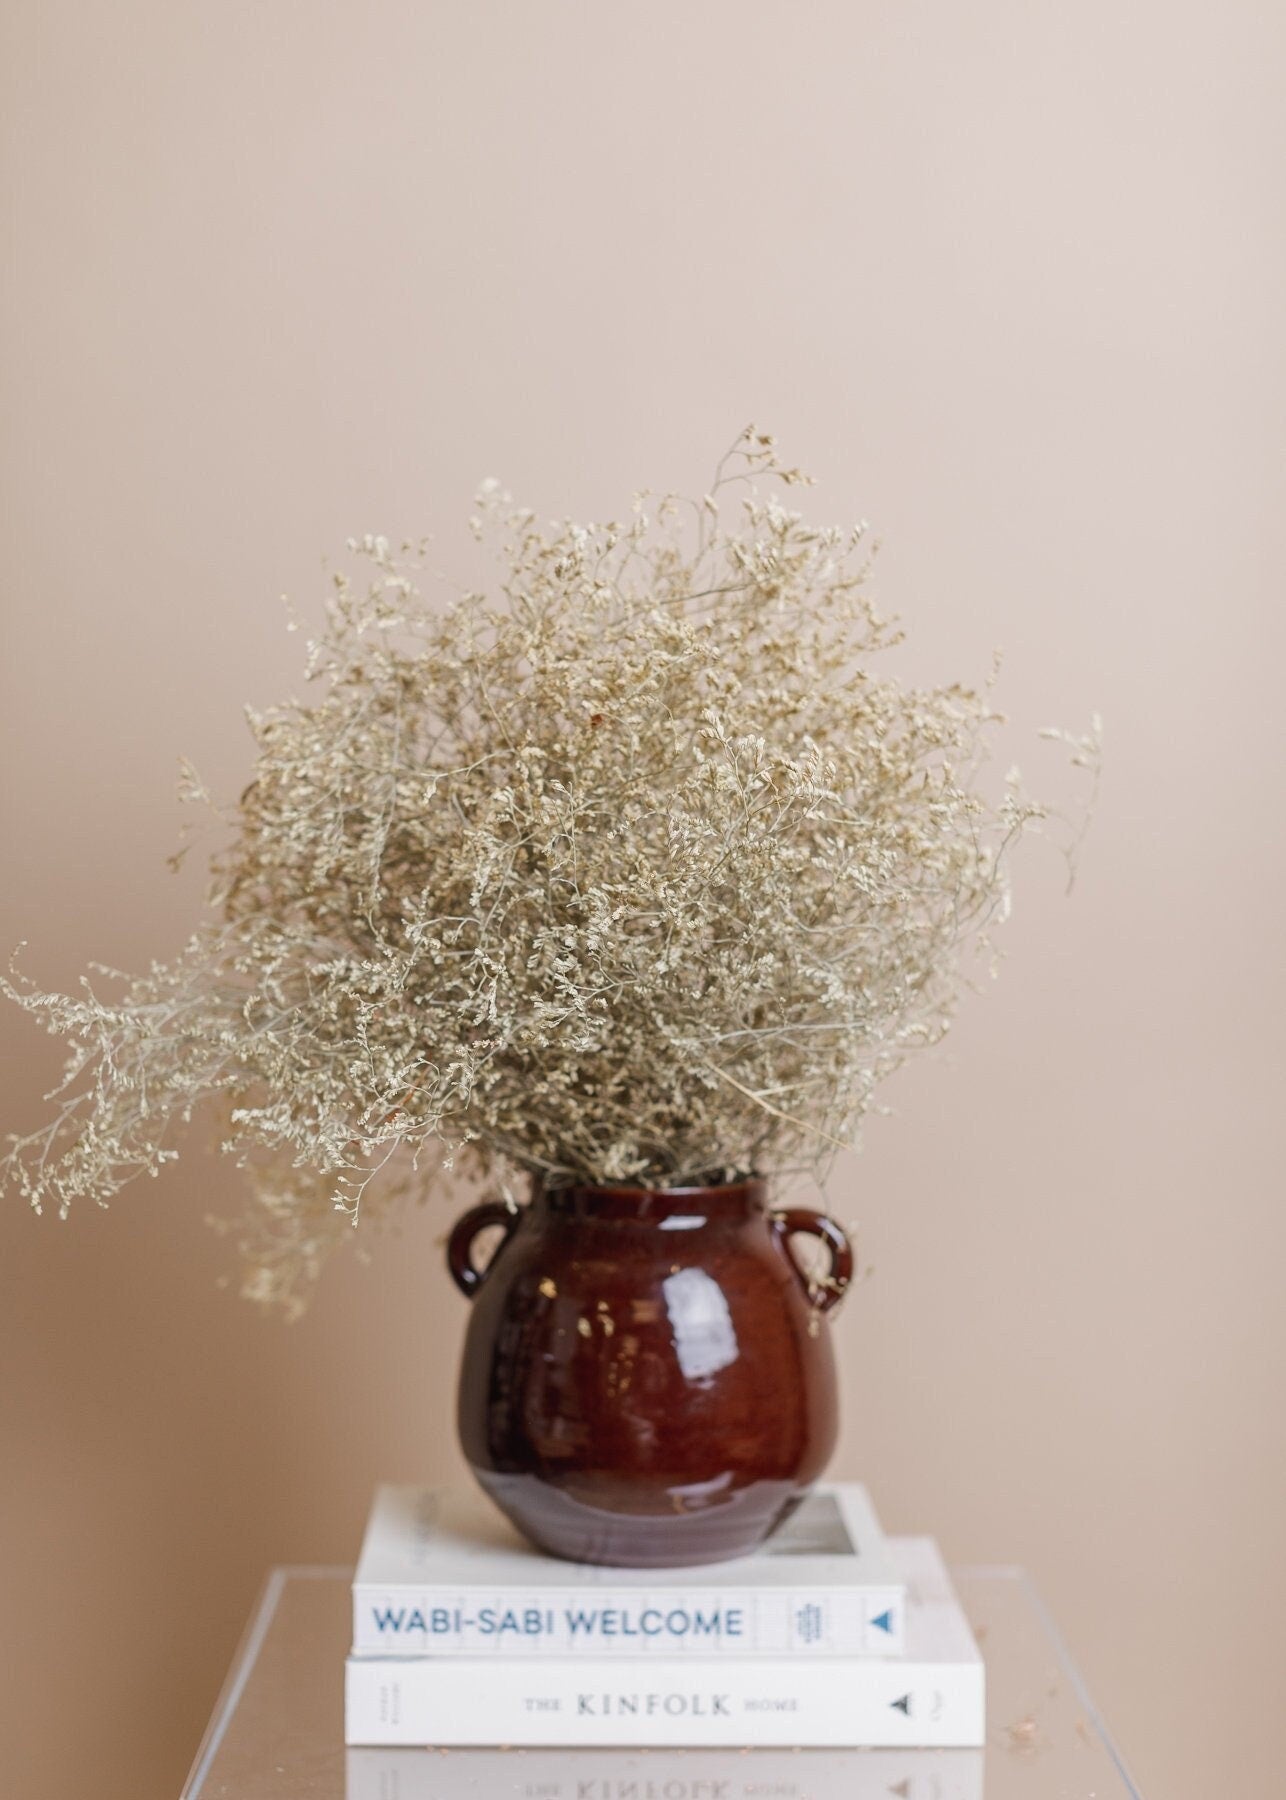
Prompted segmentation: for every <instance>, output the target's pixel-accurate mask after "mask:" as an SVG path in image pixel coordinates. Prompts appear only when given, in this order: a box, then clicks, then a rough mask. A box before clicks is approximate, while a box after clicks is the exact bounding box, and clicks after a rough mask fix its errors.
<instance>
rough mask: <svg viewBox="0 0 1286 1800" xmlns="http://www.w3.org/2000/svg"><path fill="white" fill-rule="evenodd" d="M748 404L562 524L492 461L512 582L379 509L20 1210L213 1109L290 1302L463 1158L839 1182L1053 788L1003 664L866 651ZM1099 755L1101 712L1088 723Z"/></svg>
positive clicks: (853, 545) (792, 479)
mask: <svg viewBox="0 0 1286 1800" xmlns="http://www.w3.org/2000/svg"><path fill="white" fill-rule="evenodd" d="M802 480H803V477H801V476H799V474H798V472H797V471H794V470H790V469H786V468H783V467H782V466H781V464H780V463H779V461H778V459H777V456H776V452H775V449H774V446H773V443H772V440H771V439H769V438H766V437H763V436H759V435H756V434H754V433H750V432H748V433H746V434H744V435H743V436H742V437H741V438H740V439H739V441H738V443H737V445H736V447H735V449H734V450H733V451H731V452H730V453H729V455H728V456H727V457H725V459H724V462H723V463H722V464H721V465H720V469H719V472H718V476H717V479H716V480H715V482H714V484H713V486H712V489H711V492H710V493H709V494H707V495H705V496H703V497H702V498H701V499H700V500H698V501H697V502H695V503H693V502H689V501H681V500H679V499H677V498H675V497H673V496H665V497H658V498H655V499H654V498H651V497H648V496H642V497H640V498H639V499H637V500H636V502H635V503H634V506H633V509H632V511H630V513H629V514H628V516H627V517H626V518H625V519H624V520H623V521H622V522H621V523H618V524H603V525H576V524H571V523H567V524H561V525H556V526H549V527H543V528H542V527H541V526H540V524H539V523H538V521H537V520H536V518H535V517H534V515H533V514H532V513H531V512H529V511H526V510H521V509H518V508H516V507H515V506H514V505H513V503H512V502H511V501H510V500H509V498H508V497H507V496H506V495H504V494H503V493H502V492H501V491H500V490H499V489H498V488H497V487H496V486H495V485H494V484H488V486H487V487H486V488H485V489H484V492H483V494H482V495H481V496H480V501H479V510H478V516H477V517H476V518H475V519H474V521H473V522H472V523H473V526H474V529H475V531H476V532H477V533H478V534H479V535H480V536H481V537H482V538H483V539H484V540H486V541H487V542H489V543H491V544H492V545H493V546H494V547H495V549H496V551H497V553H498V557H499V561H500V566H501V569H502V571H503V574H502V579H501V581H500V583H499V589H498V592H497V593H496V594H495V595H493V596H491V597H488V596H486V595H483V594H480V593H470V594H467V595H465V596H464V597H463V598H456V597H452V598H450V599H449V600H444V599H442V598H440V597H439V596H437V595H436V594H434V593H433V592H430V593H428V594H426V593H424V592H423V591H422V587H421V582H422V568H421V558H420V557H419V556H418V554H417V553H416V552H415V551H414V550H413V549H412V547H409V546H403V549H402V551H401V552H400V553H395V552H394V551H393V550H391V549H390V547H389V546H388V544H387V543H386V542H385V540H383V539H382V538H366V539H363V540H361V541H360V542H356V543H354V544H352V545H351V546H350V548H352V549H353V550H355V551H356V552H357V553H358V555H359V556H360V557H362V558H364V559H365V560H366V562H367V564H369V574H368V575H366V576H364V577H363V579H362V580H361V581H360V582H352V581H350V580H348V579H343V578H339V579H337V580H336V583H335V588H334V592H333V594H332V596H331V599H330V602H329V606H328V609H327V617H326V624H325V629H324V631H323V632H322V634H321V635H320V637H319V638H318V640H317V641H316V642H315V643H313V644H312V645H311V646H310V655H309V666H308V673H309V675H310V676H311V678H312V680H313V683H314V686H315V697H313V698H311V699H310V700H309V701H308V702H307V703H302V702H293V701H292V702H291V703H289V704H287V705H283V706H280V707H277V708H274V709H273V710H271V711H269V712H267V713H264V714H262V715H257V716H252V719H251V724H252V729H253V732H254V737H255V742H256V746H257V756H256V762H255V767H254V773H253V778H252V780H251V782H250V784H249V786H248V787H247V788H246V790H245V792H244V793H243V795H242V796H241V799H240V801H239V802H238V803H237V805H236V807H235V808H234V809H232V815H231V829H230V831H229V833H228V841H227V843H226V847H225V848H224V849H222V850H221V851H220V852H219V853H218V854H217V856H216V858H215V860H214V863H213V880H212V887H211V891H210V897H209V899H210V905H209V911H208V916H207V917H206V919H205V921H204V922H203V923H202V924H201V925H200V926H199V928H198V930H197V931H196V934H195V935H194V936H193V937H192V939H191V940H190V942H189V943H188V944H187V946H186V948H185V949H184V950H183V951H182V953H181V954H180V955H179V956H178V957H177V958H175V959H174V960H173V961H172V962H170V963H168V964H155V965H153V967H152V968H151V969H150V970H149V971H148V972H147V973H146V974H145V975H142V976H139V977H136V978H131V979H126V978H124V977H118V978H116V987H117V989H118V990H119V991H117V992H115V994H114V997H111V998H104V997H103V996H102V995H101V994H100V993H99V992H98V991H97V989H96V988H95V987H94V986H93V985H91V984H90V982H89V981H88V979H86V981H85V982H84V983H83V984H82V989H81V992H80V993H79V994H78V995H76V996H73V997H68V996H63V995H57V994H50V993H44V992H41V991H38V990H36V989H33V988H32V987H30V986H29V985H26V984H23V983H21V982H19V981H18V979H17V978H16V977H15V980H14V982H12V983H5V984H4V985H5V988H6V991H7V992H8V993H9V994H10V996H11V997H12V998H14V999H16V1000H17V1001H18V1002H19V1004H20V1005H22V1006H24V1007H25V1008H27V1010H28V1011H30V1012H32V1013H35V1014H37V1015H38V1016H40V1017H41V1018H42V1019H43V1021H44V1023H45V1024H46V1025H47V1027H48V1028H49V1030H50V1031H52V1032H54V1033H57V1034H61V1035H63V1036H65V1037H67V1038H68V1039H69V1040H70V1044H71V1051H70V1056H69V1060H68V1064H67V1068H66V1074H65V1079H64V1081H63V1083H62V1085H61V1087H60V1088H59V1089H58V1090H56V1094H55V1096H52V1097H51V1098H56V1100H57V1110H56V1112H55V1114H54V1117H53V1119H52V1121H51V1122H50V1123H49V1124H48V1125H47V1126H46V1127H45V1128H44V1129H43V1130H41V1131H39V1132H37V1133H35V1134H33V1135H31V1136H28V1137H25V1138H21V1139H14V1140H13V1142H12V1148H11V1150H10V1153H9V1156H8V1159H7V1163H6V1165H5V1167H6V1173H7V1175H8V1177H9V1178H10V1180H11V1182H12V1183H13V1184H15V1185H16V1186H17V1187H18V1188H19V1189H20V1190H21V1192H22V1193H24V1194H25V1195H26V1197H27V1198H28V1199H29V1200H30V1201H31V1203H32V1204H33V1205H34V1206H35V1207H36V1208H37V1210H39V1209H41V1208H42V1207H44V1206H46V1205H47V1204H51V1205H53V1206H54V1207H56V1208H57V1210H58V1211H59V1212H60V1213H62V1214H66V1212H67V1210H68V1208H69V1207H70V1206H71V1205H72V1203H73V1202H75V1201H77V1200H80V1199H89V1200H93V1201H98V1202H100V1203H106V1201H107V1200H108V1199H109V1198H110V1197H111V1196H112V1195H114V1194H115V1193H116V1192H117V1191H118V1190H119V1189H120V1188H122V1187H123V1186H124V1185H125V1184H126V1183H127V1182H128V1181H130V1180H131V1179H133V1178H134V1177H136V1176H138V1175H142V1174H155V1173H156V1172H157V1171H158V1169H159V1168H160V1167H161V1166H162V1165H163V1164H164V1163H166V1162H168V1161H169V1160H171V1159H172V1158H173V1157H174V1156H175V1154H176V1150H175V1148H174V1145H173V1143H172V1138H173V1135H174V1133H175V1130H176V1127H177V1126H179V1125H181V1124H182V1123H184V1122H186V1121H187V1120H189V1118H190V1116H191V1114H192V1112H193V1110H194V1109H195V1108H197V1107H198V1105H207V1106H213V1107H214V1108H215V1109H216V1110H217V1111H218V1113H219V1116H220V1117H221V1118H222V1119H223V1121H224V1126H223V1132H224V1136H223V1143H222V1148H223V1149H225V1150H226V1151H227V1152H229V1153H230V1154H231V1155H233V1156H234V1157H236V1158H237V1159H238V1160H240V1161H241V1162H242V1163H243V1165H244V1166H245V1168H246V1169H247V1171H248V1174H249V1176H250V1181H251V1186H252V1194H253V1199H252V1202H251V1205H250V1208H249V1212H248V1215H247V1219H246V1220H245V1221H243V1222H241V1224H240V1225H239V1226H238V1227H237V1229H238V1230H239V1233H240V1236H241V1246H242V1250H243V1253H244V1256H245V1259H246V1276H245V1281H244V1291H245V1292H246V1293H247V1294H248V1295H250V1296H251V1297H253V1298H256V1299H259V1300H263V1301H268V1302H274V1303H280V1304H282V1305H283V1306H284V1307H285V1308H286V1310H287V1311H289V1312H295V1311H298V1310H299V1309H300V1307H301V1306H302V1304H303V1302H304V1299H305V1297H306V1294H307V1292H308V1289H309V1286H310V1283H311V1279H312V1277H313V1276H314V1275H315V1274H316V1272H317V1269H318V1268H319V1266H320V1264H321V1262H322V1260H323V1258H324V1256H325V1254H326V1252H327V1250H328V1249H329V1248H330V1247H331V1246H332V1245H333V1244H334V1243H335V1242H336V1241H337V1240H338V1239H339V1238H340V1237H341V1236H342V1235H343V1233H344V1232H345V1231H346V1230H347V1229H348V1228H349V1227H350V1226H352V1225H355V1224H356V1223H357V1222H358V1220H359V1219H361V1218H364V1217H365V1215H366V1214H367V1212H368V1211H369V1210H370V1208H371V1206H372V1204H374V1205H375V1206H376V1207H377V1209H378V1208H379V1206H381V1205H384V1204H387V1202H388V1201H389V1199H390V1198H391V1197H392V1196H394V1195H405V1194H407V1193H409V1192H418V1191H421V1190H422V1188H423V1187H424V1185H425V1184H426V1183H427V1181H428V1180H429V1178H430V1177H431V1175H432V1173H433V1171H434V1170H435V1169H436V1168H437V1167H439V1166H441V1165H443V1164H445V1165H446V1166H448V1167H449V1166H451V1164H452V1162H453V1161H454V1160H455V1159H456V1158H458V1157H460V1156H461V1154H462V1153H465V1154H467V1156H468V1157H469V1158H470V1159H471V1160H472V1162H473V1163H474V1164H475V1165H477V1166H478V1167H480V1168H481V1169H483V1170H487V1171H493V1172H495V1173H496V1174H498V1175H501V1176H504V1177H506V1178H509V1179H512V1177H513V1176H514V1175H515V1174H519V1173H522V1172H527V1173H531V1174H536V1175H538V1176H541V1177H543V1178H545V1179H546V1180H548V1181H551V1182H561V1181H567V1180H572V1179H581V1180H592V1181H594V1182H634V1183H642V1184H647V1185H653V1186H674V1185H682V1184H686V1183H692V1182H710V1181H718V1180H722V1179H730V1178H733V1177H737V1176H742V1175H745V1174H747V1173H751V1172H753V1173H756V1174H760V1175H765V1176H769V1177H774V1176H775V1177H778V1178H780V1177H783V1176H785V1175H786V1174H788V1173H790V1172H793V1171H800V1170H804V1171H809V1172H811V1173H812V1174H813V1175H814V1176H815V1177H817V1178H818V1179H821V1177H822V1176H823V1175H824V1172H825V1168H826V1165H827V1163H828V1162H829V1159H830V1157H831V1155H832V1154H833V1152H834V1151H835V1149H836V1148H837V1147H839V1146H841V1145H844V1144H846V1143H848V1142H850V1141H851V1140H852V1138H853V1136H854V1133H855V1131H856V1129H857V1126H858V1124H859V1121H860V1120H861V1118H862V1116H863V1114H864V1112H865V1111H866V1110H867V1109H868V1107H869V1106H870V1104H871V1100H872V1096H873V1094H874V1091H875V1088H876V1086H877V1083H879V1082H880V1081H881V1080H882V1079H883V1078H884V1077H885V1076H887V1075H888V1074H889V1073H890V1071H892V1070H893V1069H895V1068H896V1067H897V1066H898V1065H899V1064H901V1063H902V1062H903V1061H904V1060H905V1059H906V1058H907V1057H908V1056H909V1055H910V1054H911V1053H912V1052H913V1051H914V1050H916V1049H918V1048H920V1047H921V1046H924V1045H927V1044H932V1043H933V1042H935V1041H936V1040H937V1039H939V1038H940V1037H941V1035H942V1033H943V1032H944V1030H945V1029H946V1028H947V1025H948V1023H949V1021H950V1018H951V1015H952V1010H953V1006H954V1003H955V1000H956V996H957V992H958V989H959V986H960V982H961V979H962V972H961V952H962V951H963V950H964V949H965V948H966V947H967V946H969V945H970V944H973V945H977V944H978V943H980V942H983V941H985V939H986V933H987V930H988V927H989V925H990V924H991V923H992V922H993V921H995V920H996V919H998V918H999V917H1000V916H1002V915H1003V911H1004V908H1005V904H1006V888H1007V869H1006V861H1007V857H1006V853H1007V851H1008V849H1009V847H1010V846H1011V845H1012V844H1013V842H1014V840H1015V839H1016V837H1017V836H1018V835H1019V834H1020V833H1021V832H1022V831H1023V829H1024V827H1025V826H1027V825H1028V824H1029V823H1030V822H1031V821H1032V820H1033V819H1035V818H1037V817H1038V816H1039V809H1038V808H1037V807H1035V806H1034V805H1032V804H1031V803H1030V802H1028V801H1027V800H1025V799H1023V798H1022V796H1021V794H1020V792H1019V790H1018V788H1017V785H1016V782H1015V781H1014V780H1012V779H1011V780H1010V781H1009V782H1008V783H1003V784H1000V792H999V794H998V796H997V797H996V798H994V799H989V798H987V797H986V795H985V793H984V791H983V783H982V774H983V764H984V761H985V752H986V747H987V739H988V737H989V733H990V727H991V726H992V725H993V723H994V722H995V720H996V715H995V714H994V712H993V711H992V708H991V705H990V701H989V699H988V697H987V693H986V691H985V689H984V690H982V691H974V690H971V689H968V688H966V687H961V686H950V687H942V688H934V689H930V690H923V689H917V688H913V687H908V686H906V685H903V684H902V683H900V682H899V681H897V680H896V679H894V678H892V677H891V676H889V675H887V674H881V673H879V672H877V667H876V664H877V660H878V653H879V652H880V651H881V650H883V649H885V648H887V647H888V646H889V645H890V644H891V643H892V642H893V641H894V640H895V638H896V636H897V633H896V631H895V629H894V627H893V626H892V625H891V624H889V623H888V622H886V621H885V620H884V619H882V618H881V617H880V616H879V614H878V613H877V611H876V610H875V608H874V606H873V604H872V601H871V599H870V597H869V594H868V589H867V582H868V565H869V554H868V545H867V542H866V531H865V527H863V526H858V527H856V528H854V529H851V530H842V529H838V528H819V527H817V526H814V525H811V524H809V523H807V522H806V521H805V520H804V518H802V517H801V516H800V514H799V513H797V512H795V511H792V510H790V509H789V508H788V507H787V506H785V505H784V504H783V503H782V484H784V485H785V486H786V487H790V486H793V485H795V484H797V483H799V482H801V481H802ZM1073 748H1074V750H1075V752H1076V755H1077V759H1078V760H1086V761H1089V760H1092V756H1093V751H1094V745H1093V742H1092V740H1085V741H1084V742H1082V743H1079V744H1076V745H1074V746H1073Z"/></svg>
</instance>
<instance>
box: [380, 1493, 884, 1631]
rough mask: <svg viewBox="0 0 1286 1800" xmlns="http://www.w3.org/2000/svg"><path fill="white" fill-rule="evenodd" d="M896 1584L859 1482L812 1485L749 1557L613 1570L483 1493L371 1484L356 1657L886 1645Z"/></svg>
mask: <svg viewBox="0 0 1286 1800" xmlns="http://www.w3.org/2000/svg"><path fill="white" fill-rule="evenodd" d="M903 1597H904V1589H903V1583H902V1581H901V1578H900V1577H899V1575H898V1572H897V1570H896V1568H895V1567H894V1564H893V1561H892V1558H891V1557H890V1555H889V1552H888V1546H887V1544H886V1542H885V1539H884V1537H883V1534H882V1533H881V1531H880V1528H879V1525H878V1523H877V1521H876V1518H875V1513H874V1511H873V1509H872V1507H871V1503H870V1500H869V1498H868V1497H867V1494H866V1490H865V1489H864V1488H862V1487H859V1486H857V1485H856V1484H852V1483H841V1484H836V1485H833V1486H828V1487H823V1488H817V1489H815V1490H814V1491H813V1492H812V1493H811V1494H809V1495H808V1497H807V1498H806V1499H805V1500H804V1501H802V1502H801V1504H800V1506H799V1507H798V1508H797V1509H796V1511H795V1512H794V1514H793V1515H792V1516H791V1517H790V1518H789V1519H788V1520H787V1521H786V1523H785V1524H784V1525H783V1526H781V1528H780V1529H779V1530H778V1531H777V1532H776V1533H774V1535H773V1536H772V1537H771V1538H769V1540H768V1542H767V1543H766V1544H765V1545H764V1546H763V1547H762V1549H760V1550H758V1551H756V1552H755V1553H754V1554H753V1555H752V1556H743V1557H738V1558H737V1559H736V1560H735V1561H732V1562H726V1563H707V1564H703V1565H700V1566H698V1567H695V1568H686V1569H661V1570H658V1569H610V1568H603V1567H600V1566H598V1565H596V1564H591V1563H571V1562H563V1561H560V1560H559V1559H557V1558H555V1557H552V1556H545V1555H543V1554H542V1553H541V1552H540V1551H537V1550H533V1549H532V1548H531V1546H530V1545H529V1544H527V1543H526V1542H525V1541H524V1540H523V1538H521V1537H520V1536H519V1534H518V1533H517V1532H516V1531H515V1530H514V1528H513V1527H512V1526H511V1525H510V1524H509V1523H508V1521H507V1520H506V1519H505V1518H503V1516H502V1515H501V1514H500V1513H498V1512H497V1511H496V1510H495V1509H494V1508H493V1507H492V1506H491V1505H490V1503H489V1502H488V1501H486V1500H485V1499H483V1497H482V1496H481V1495H458V1494H454V1493H450V1492H445V1491H443V1490H440V1489H429V1488H414V1487H382V1488H380V1489H379V1491H378V1492H377V1494H376V1497H375V1504H374V1506H373V1508H372V1510H371V1516H370V1522H369V1524H368V1525H367V1529H366V1538H365V1541H364V1542H363V1545H362V1554H361V1560H360V1561H359V1563H358V1566H357V1574H356V1576H355V1578H354V1581H353V1654H354V1655H355V1656H425V1655H431V1656H504V1657H514V1658H521V1657H524V1656H535V1655H539V1656H540V1657H542V1658H545V1657H549V1656H559V1657H590V1658H593V1659H595V1660H597V1659H598V1658H601V1657H613V1658H614V1657H621V1658H636V1659H637V1658H644V1657H647V1658H650V1657H653V1656H663V1657H674V1656H684V1657H688V1656H691V1657H715V1658H718V1657H722V1656H725V1655H728V1654H733V1655H738V1654H740V1655H752V1656H785V1655H790V1656H795V1655H806V1656H809V1657H818V1658H824V1657H827V1656H897V1655H900V1654H901V1651H902V1648H903V1643H904V1619H903V1614H904V1610H905V1609H904V1606H903Z"/></svg>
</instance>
